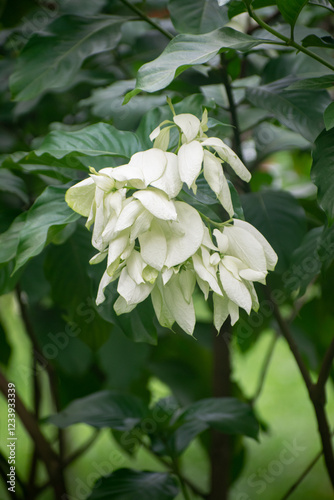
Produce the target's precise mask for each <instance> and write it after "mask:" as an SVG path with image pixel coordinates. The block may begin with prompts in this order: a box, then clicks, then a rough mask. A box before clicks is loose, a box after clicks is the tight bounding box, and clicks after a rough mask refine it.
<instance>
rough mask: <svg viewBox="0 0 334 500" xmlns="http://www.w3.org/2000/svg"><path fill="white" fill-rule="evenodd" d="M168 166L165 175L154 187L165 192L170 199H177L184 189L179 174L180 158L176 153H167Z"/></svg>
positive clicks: (154, 183)
mask: <svg viewBox="0 0 334 500" xmlns="http://www.w3.org/2000/svg"><path fill="white" fill-rule="evenodd" d="M165 155H166V159H167V166H166V168H165V171H164V173H163V174H162V176H161V177H160V179H158V180H157V181H154V182H152V183H151V184H152V186H154V187H156V188H158V189H161V190H162V191H164V192H165V193H166V194H167V195H168V196H169V198H175V197H176V196H177V195H178V194H179V192H180V191H181V189H182V181H181V179H180V174H179V166H178V158H177V156H176V155H175V154H174V153H165Z"/></svg>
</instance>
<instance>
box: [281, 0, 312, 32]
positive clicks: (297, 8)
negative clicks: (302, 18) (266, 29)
mask: <svg viewBox="0 0 334 500" xmlns="http://www.w3.org/2000/svg"><path fill="white" fill-rule="evenodd" d="M307 2H308V0H277V1H276V4H277V7H278V8H279V10H280V12H281V13H282V15H283V17H284V19H285V20H286V22H288V23H289V24H290V25H291V26H292V27H293V26H294V25H295V24H296V21H297V19H298V16H299V14H300V12H301V11H302V9H303V7H304V5H306V4H307Z"/></svg>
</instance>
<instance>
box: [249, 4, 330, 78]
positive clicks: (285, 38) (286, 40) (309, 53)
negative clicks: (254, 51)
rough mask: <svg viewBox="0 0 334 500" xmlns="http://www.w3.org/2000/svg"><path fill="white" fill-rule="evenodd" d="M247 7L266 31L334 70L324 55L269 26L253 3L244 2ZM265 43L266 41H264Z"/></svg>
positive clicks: (252, 16) (251, 15)
mask: <svg viewBox="0 0 334 500" xmlns="http://www.w3.org/2000/svg"><path fill="white" fill-rule="evenodd" d="M244 3H245V5H246V7H247V10H248V14H249V16H250V17H251V18H252V19H254V21H256V22H257V23H258V25H259V26H261V28H263V29H265V30H266V31H268V32H269V33H271V34H272V35H274V36H276V37H277V38H279V39H280V40H283V42H285V43H286V45H288V46H290V47H294V48H295V49H296V50H298V51H299V52H303V53H304V54H306V55H307V56H309V57H312V59H315V60H316V61H318V62H319V63H321V64H323V65H324V66H326V67H327V68H329V69H331V70H332V71H334V66H333V65H332V64H330V63H329V62H328V61H326V59H323V58H322V57H320V56H318V55H317V54H315V53H314V52H312V51H310V50H308V49H307V48H306V47H303V45H300V44H299V43H297V42H295V41H294V40H292V39H291V38H288V37H286V36H285V35H283V34H282V33H280V32H279V31H276V30H275V29H274V28H272V27H271V26H269V24H267V23H265V22H264V21H263V20H262V19H261V18H260V17H259V16H258V15H257V14H256V13H255V12H254V10H253V9H252V7H251V5H249V4H248V2H244ZM264 43H265V42H264Z"/></svg>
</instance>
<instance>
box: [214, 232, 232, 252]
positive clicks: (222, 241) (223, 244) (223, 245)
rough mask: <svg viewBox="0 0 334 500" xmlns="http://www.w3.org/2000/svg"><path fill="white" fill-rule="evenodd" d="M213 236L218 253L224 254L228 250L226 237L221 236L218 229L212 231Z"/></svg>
mask: <svg viewBox="0 0 334 500" xmlns="http://www.w3.org/2000/svg"><path fill="white" fill-rule="evenodd" d="M213 235H214V236H215V238H216V240H217V246H218V249H219V251H220V253H222V254H225V253H226V252H227V249H228V237H227V236H226V235H225V234H223V233H222V232H221V231H219V229H214V230H213Z"/></svg>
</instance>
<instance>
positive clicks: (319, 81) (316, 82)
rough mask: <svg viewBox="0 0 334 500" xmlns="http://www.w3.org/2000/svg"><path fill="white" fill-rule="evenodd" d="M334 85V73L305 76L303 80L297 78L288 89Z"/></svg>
mask: <svg viewBox="0 0 334 500" xmlns="http://www.w3.org/2000/svg"><path fill="white" fill-rule="evenodd" d="M330 87H334V76H333V75H323V76H318V77H312V78H311V77H310V78H305V79H303V80H297V81H296V82H293V83H292V84H291V85H289V87H288V90H297V89H309V90H317V89H328V88H330Z"/></svg>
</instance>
